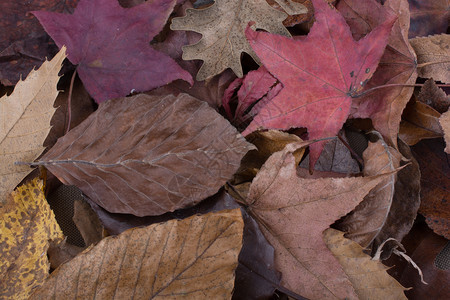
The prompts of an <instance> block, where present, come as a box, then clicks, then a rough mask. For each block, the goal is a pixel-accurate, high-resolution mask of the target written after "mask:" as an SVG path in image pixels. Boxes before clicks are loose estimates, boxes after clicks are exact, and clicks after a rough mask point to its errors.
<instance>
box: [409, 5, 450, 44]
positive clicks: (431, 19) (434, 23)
mask: <svg viewBox="0 0 450 300" xmlns="http://www.w3.org/2000/svg"><path fill="white" fill-rule="evenodd" d="M408 2H409V9H410V11H411V28H410V29H409V38H414V37H417V36H428V35H432V34H439V33H445V32H446V31H447V28H448V21H449V18H450V10H449V8H450V3H449V1H448V0H409V1H408Z"/></svg>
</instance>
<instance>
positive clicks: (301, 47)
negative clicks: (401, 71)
mask: <svg viewBox="0 0 450 300" xmlns="http://www.w3.org/2000/svg"><path fill="white" fill-rule="evenodd" d="M313 4H314V8H315V18H316V22H315V23H314V25H313V27H312V28H311V31H310V32H309V34H308V36H307V37H306V38H305V39H303V40H293V39H289V38H286V37H282V36H279V35H274V34H270V33H266V32H255V31H253V30H251V29H250V28H247V30H246V34H247V38H248V40H249V42H250V45H251V46H252V48H253V50H254V51H255V52H256V54H257V55H258V57H259V58H260V59H261V61H262V63H263V64H264V66H265V67H266V68H267V69H268V70H269V72H270V73H271V74H272V75H273V76H274V77H276V78H277V79H278V80H279V81H280V82H281V83H282V84H283V89H282V90H281V91H280V92H279V94H278V95H277V96H275V97H274V98H273V99H272V100H271V101H269V102H268V103H267V104H266V105H265V106H263V107H262V108H261V109H260V110H259V113H258V114H257V115H256V116H255V118H254V119H253V121H252V122H251V123H250V125H249V126H248V127H247V129H245V131H244V132H243V135H247V134H249V133H251V132H253V131H255V130H258V129H282V130H285V129H289V128H293V127H306V128H307V129H308V136H309V139H318V138H323V137H329V136H335V135H336V134H337V133H338V131H339V130H340V129H341V127H342V125H343V124H344V122H345V120H346V119H347V117H348V115H349V113H350V106H351V102H352V98H353V97H355V96H358V95H359V93H360V92H361V91H362V89H363V87H364V86H365V84H366V83H367V81H368V80H369V78H370V77H371V76H372V74H373V73H374V72H375V69H376V68H377V65H378V61H379V60H380V58H381V55H382V54H383V51H384V47H385V46H386V43H387V38H388V35H389V32H390V30H391V27H392V24H393V23H394V21H395V19H394V17H393V16H392V15H391V16H390V17H389V18H388V19H386V20H385V22H384V23H383V24H382V25H380V26H378V27H377V28H375V29H374V30H373V31H372V32H371V33H370V34H368V35H367V36H366V37H365V38H363V39H361V40H359V41H358V42H356V41H355V40H354V39H353V38H352V35H351V32H350V29H349V27H348V25H347V23H346V22H345V20H344V18H343V17H342V16H341V15H340V14H339V13H338V12H337V11H336V10H334V9H332V8H330V7H329V5H328V3H327V2H326V1H324V0H315V1H313ZM324 143H325V142H320V143H315V144H313V145H311V146H310V147H311V149H310V150H311V154H310V162H311V164H310V168H312V167H313V166H314V164H315V162H316V161H317V159H318V158H319V156H320V152H321V151H322V149H323V146H324Z"/></svg>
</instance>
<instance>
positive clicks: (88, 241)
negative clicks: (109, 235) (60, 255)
mask: <svg viewBox="0 0 450 300" xmlns="http://www.w3.org/2000/svg"><path fill="white" fill-rule="evenodd" d="M72 219H73V222H74V223H75V225H76V227H77V228H78V231H79V232H80V234H81V236H82V237H83V240H84V243H85V245H86V246H90V245H92V244H96V243H98V242H100V241H101V240H102V239H103V238H104V237H105V236H104V228H103V225H102V222H101V221H100V219H99V217H98V216H97V214H96V213H95V211H94V210H93V209H92V208H91V206H90V205H89V203H87V202H86V201H84V200H79V199H77V200H75V201H74V203H73V218H72Z"/></svg>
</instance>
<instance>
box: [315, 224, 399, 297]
mask: <svg viewBox="0 0 450 300" xmlns="http://www.w3.org/2000/svg"><path fill="white" fill-rule="evenodd" d="M324 240H325V243H326V244H327V246H328V248H329V249H330V250H331V252H332V253H333V255H334V256H335V257H336V258H337V260H338V261H339V263H340V264H341V266H342V268H343V269H344V272H345V273H346V274H347V277H348V279H349V280H350V282H351V283H352V285H353V288H354V289H355V291H356V294H357V295H358V298H359V299H360V300H363V299H371V300H377V299H379V300H386V299H407V298H406V296H405V294H404V293H403V291H404V290H405V288H404V287H403V286H402V285H401V284H400V283H398V281H397V280H395V279H394V278H392V277H391V276H390V275H389V274H388V273H387V272H386V270H387V267H386V266H384V265H383V264H382V263H381V262H380V261H374V260H372V259H371V257H370V256H369V255H367V254H364V252H363V248H362V247H361V246H360V245H358V243H356V242H353V241H352V240H349V239H346V238H344V233H343V232H341V231H338V230H335V229H331V228H329V229H327V230H325V231H324Z"/></svg>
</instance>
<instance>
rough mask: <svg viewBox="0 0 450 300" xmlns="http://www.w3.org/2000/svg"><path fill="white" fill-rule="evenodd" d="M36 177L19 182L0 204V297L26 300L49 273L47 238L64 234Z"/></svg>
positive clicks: (55, 239) (56, 238) (53, 239)
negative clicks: (6, 199) (24, 182)
mask: <svg viewBox="0 0 450 300" xmlns="http://www.w3.org/2000/svg"><path fill="white" fill-rule="evenodd" d="M43 188H44V184H43V182H42V180H40V179H39V178H35V179H33V180H32V181H30V182H28V183H26V184H24V185H21V186H19V187H18V188H17V190H16V191H14V192H13V193H12V196H10V197H9V198H8V201H7V202H6V203H2V204H0V232H1V234H0V257H1V260H0V274H1V275H0V298H2V299H28V296H29V295H30V294H31V292H32V290H33V289H34V288H36V287H38V286H40V285H42V284H43V283H44V281H45V279H46V278H47V276H48V275H49V270H50V263H49V261H48V258H47V255H46V254H47V250H48V248H49V244H50V241H51V242H53V243H59V242H62V241H63V239H64V235H63V233H62V231H61V229H60V228H59V225H58V223H57V222H56V220H55V215H54V214H53V211H52V210H51V209H50V206H49V204H48V203H47V200H46V199H45V196H44V190H43Z"/></svg>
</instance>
